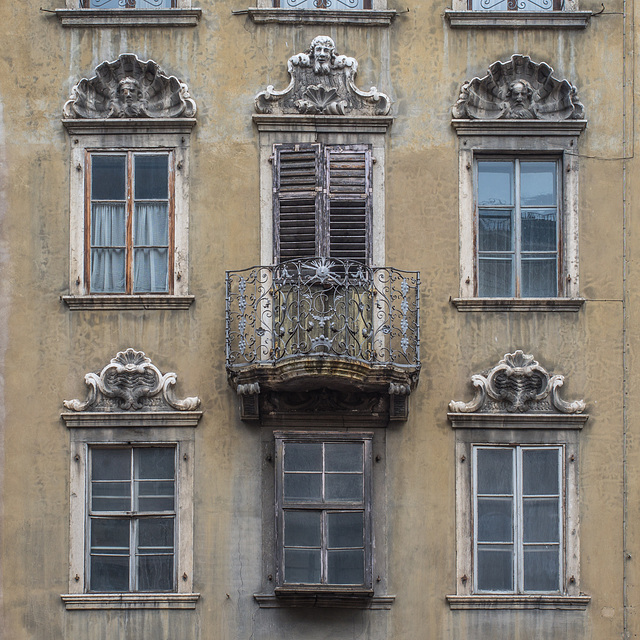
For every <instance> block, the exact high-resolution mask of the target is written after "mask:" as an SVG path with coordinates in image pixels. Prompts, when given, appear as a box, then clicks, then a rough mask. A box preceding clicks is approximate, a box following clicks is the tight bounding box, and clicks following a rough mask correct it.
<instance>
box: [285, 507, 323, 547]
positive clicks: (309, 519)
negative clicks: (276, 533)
mask: <svg viewBox="0 0 640 640" xmlns="http://www.w3.org/2000/svg"><path fill="white" fill-rule="evenodd" d="M321 523H322V512H321V511H285V512H284V544H285V546H287V547H318V548H320V546H321V544H322V542H321V537H322V534H321Z"/></svg>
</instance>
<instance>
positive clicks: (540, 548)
mask: <svg viewBox="0 0 640 640" xmlns="http://www.w3.org/2000/svg"><path fill="white" fill-rule="evenodd" d="M562 453H563V449H562V447H534V446H515V447H488V446H474V447H473V526H474V536H473V539H474V546H473V557H474V563H473V564H474V566H475V567H476V572H475V574H474V579H475V587H474V590H475V591H476V593H486V592H501V593H559V592H560V589H561V585H562V575H561V574H562V571H561V567H562V550H563V545H562V541H563V539H564V531H563V512H564V509H563V502H562V496H563V495H564V487H563V476H564V474H563V464H564V463H563V455H562Z"/></svg>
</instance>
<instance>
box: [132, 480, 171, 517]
mask: <svg viewBox="0 0 640 640" xmlns="http://www.w3.org/2000/svg"><path fill="white" fill-rule="evenodd" d="M136 490H137V492H138V510H139V511H173V508H174V491H175V486H174V482H173V480H171V481H164V482H159V481H153V480H141V481H137V482H136Z"/></svg>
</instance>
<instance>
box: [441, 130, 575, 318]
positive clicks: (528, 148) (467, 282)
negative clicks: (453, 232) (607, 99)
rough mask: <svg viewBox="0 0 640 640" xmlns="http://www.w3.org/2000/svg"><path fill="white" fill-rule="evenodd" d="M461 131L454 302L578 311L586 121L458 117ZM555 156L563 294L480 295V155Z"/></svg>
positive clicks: (465, 307)
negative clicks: (581, 176)
mask: <svg viewBox="0 0 640 640" xmlns="http://www.w3.org/2000/svg"><path fill="white" fill-rule="evenodd" d="M453 126H454V128H455V129H456V132H457V134H458V176H459V178H458V182H459V192H458V206H459V229H460V238H459V255H460V289H459V297H456V298H453V299H452V302H453V304H454V305H455V306H456V307H457V308H458V310H459V311H489V310H499V311H503V310H511V311H532V310H534V311H556V310H558V311H578V310H579V309H580V307H581V306H582V304H583V303H584V300H583V299H582V298H580V296H579V284H580V283H579V257H578V237H579V233H578V195H579V194H578V187H579V163H578V136H579V134H580V132H581V131H582V129H583V128H584V126H585V123H584V121H563V122H558V123H555V122H554V123H550V122H545V121H540V120H536V121H532V122H523V121H517V120H511V121H508V120H496V121H479V120H475V121H474V120H454V121H453ZM491 157H496V158H497V157H500V158H520V159H526V158H527V157H531V158H540V157H543V158H554V159H557V160H558V162H559V170H558V173H559V179H560V194H561V195H560V194H559V195H560V199H559V203H558V204H559V211H558V218H559V220H560V229H559V233H560V239H559V242H560V246H561V254H560V255H559V256H558V263H559V265H560V269H561V272H560V273H559V281H562V284H563V286H562V287H561V288H559V292H558V293H559V295H558V296H557V297H554V298H521V297H520V298H516V297H508V298H479V297H478V296H477V293H476V292H477V289H478V283H477V270H476V264H477V263H476V261H477V242H476V231H477V220H476V217H477V207H476V198H475V174H476V162H477V159H478V158H480V159H485V158H491Z"/></svg>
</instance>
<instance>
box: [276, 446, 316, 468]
mask: <svg viewBox="0 0 640 640" xmlns="http://www.w3.org/2000/svg"><path fill="white" fill-rule="evenodd" d="M284 470H285V471H322V444H320V443H306V442H305V443H299V442H288V443H287V444H286V445H285V448H284Z"/></svg>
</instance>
